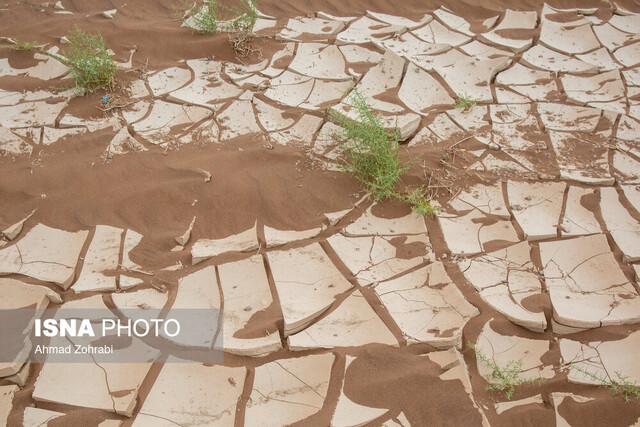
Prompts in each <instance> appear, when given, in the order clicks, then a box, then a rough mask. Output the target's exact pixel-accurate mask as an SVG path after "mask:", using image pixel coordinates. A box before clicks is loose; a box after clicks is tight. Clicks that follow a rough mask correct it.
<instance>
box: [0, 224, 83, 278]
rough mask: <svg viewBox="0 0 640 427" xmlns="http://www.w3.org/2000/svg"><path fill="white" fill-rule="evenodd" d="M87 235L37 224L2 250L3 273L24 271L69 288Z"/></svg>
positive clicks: (0, 257)
mask: <svg viewBox="0 0 640 427" xmlns="http://www.w3.org/2000/svg"><path fill="white" fill-rule="evenodd" d="M87 234H88V232H87V231H78V232H76V233H71V232H68V231H63V230H57V229H55V228H50V227H47V226H46V225H42V224H38V225H36V226H35V227H34V228H32V229H31V230H29V232H28V233H27V234H26V235H25V236H24V237H23V238H22V239H20V240H18V241H17V242H16V243H15V244H13V245H11V246H7V247H6V248H4V249H2V250H0V274H21V275H24V276H29V277H33V278H35V279H38V280H43V281H45V282H52V283H55V284H57V285H59V286H60V287H62V288H63V289H67V288H68V287H69V285H70V284H71V282H72V281H73V278H74V276H75V268H76V264H77V262H78V257H79V256H80V251H81V250H82V246H83V245H84V241H85V239H86V238H87Z"/></svg>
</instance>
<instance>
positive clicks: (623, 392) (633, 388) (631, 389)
mask: <svg viewBox="0 0 640 427" xmlns="http://www.w3.org/2000/svg"><path fill="white" fill-rule="evenodd" d="M569 368H570V369H575V370H576V371H578V372H580V373H582V375H584V376H585V377H589V378H591V379H593V380H595V381H597V382H599V383H600V385H601V386H604V387H606V388H608V389H609V390H610V391H611V394H613V395H614V396H618V395H620V396H622V398H623V399H624V401H625V402H626V403H629V402H630V401H631V398H633V397H635V398H636V399H640V387H638V385H637V384H636V382H635V381H634V382H631V381H629V379H628V377H626V376H624V375H622V374H621V373H620V372H618V371H616V372H615V375H616V379H615V380H614V379H611V378H605V377H603V376H601V375H598V374H595V373H593V372H589V371H587V370H586V369H584V368H582V367H580V366H576V365H570V366H569Z"/></svg>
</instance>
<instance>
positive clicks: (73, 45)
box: [55, 26, 117, 93]
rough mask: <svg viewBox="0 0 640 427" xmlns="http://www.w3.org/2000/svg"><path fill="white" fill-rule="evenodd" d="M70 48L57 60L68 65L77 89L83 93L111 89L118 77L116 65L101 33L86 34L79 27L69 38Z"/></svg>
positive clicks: (57, 57)
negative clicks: (116, 76)
mask: <svg viewBox="0 0 640 427" xmlns="http://www.w3.org/2000/svg"><path fill="white" fill-rule="evenodd" d="M67 38H68V40H69V46H68V48H67V49H65V51H64V52H63V55H62V56H57V55H56V56H55V57H56V59H58V60H60V61H62V62H63V63H64V64H65V65H67V66H68V67H69V69H70V71H71V77H73V79H74V80H75V82H76V87H77V88H78V89H79V91H81V92H83V93H87V92H95V91H97V90H99V89H103V88H110V87H111V86H112V85H113V81H114V79H115V75H116V71H117V68H116V63H115V61H114V60H113V59H112V58H111V55H109V51H108V50H107V47H106V45H105V43H104V39H103V38H102V35H100V33H97V34H91V33H85V32H83V31H82V30H81V29H80V28H78V27H77V26H76V27H75V29H74V30H73V32H72V33H71V34H70V35H69V36H67Z"/></svg>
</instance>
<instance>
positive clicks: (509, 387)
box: [469, 344, 546, 400]
mask: <svg viewBox="0 0 640 427" xmlns="http://www.w3.org/2000/svg"><path fill="white" fill-rule="evenodd" d="M469 347H471V348H472V349H473V351H474V352H475V353H476V357H477V358H478V359H480V361H481V362H482V363H484V364H485V365H486V366H487V367H489V368H490V369H491V375H490V376H491V379H492V380H496V381H499V383H498V384H489V385H487V386H486V389H487V390H489V391H502V390H506V392H505V396H506V398H507V399H508V400H511V397H512V396H513V393H514V392H515V387H516V386H519V385H521V384H542V383H544V382H545V381H546V380H545V379H544V378H531V379H522V378H518V377H519V376H520V374H521V373H522V359H520V360H518V361H515V360H511V361H509V363H507V366H505V367H501V366H498V364H497V363H495V362H494V361H493V360H490V359H489V358H488V357H487V356H485V355H484V354H482V352H481V351H480V350H479V349H478V348H477V347H476V346H474V345H473V344H469Z"/></svg>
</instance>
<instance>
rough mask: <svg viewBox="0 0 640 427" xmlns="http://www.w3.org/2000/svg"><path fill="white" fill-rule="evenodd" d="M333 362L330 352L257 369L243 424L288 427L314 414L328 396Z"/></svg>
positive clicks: (277, 362)
mask: <svg viewBox="0 0 640 427" xmlns="http://www.w3.org/2000/svg"><path fill="white" fill-rule="evenodd" d="M334 359H335V356H334V355H333V354H331V353H328V354H317V355H311V356H305V357H300V358H295V359H283V360H276V361H274V362H270V363H267V364H265V365H262V366H259V367H257V368H256V371H255V377H254V380H253V389H252V391H251V396H250V398H249V401H248V402H247V408H246V412H245V424H246V425H259V424H262V425H265V424H268V425H274V426H276V425H289V424H291V423H295V422H297V421H300V420H303V419H305V418H307V417H309V416H311V415H313V414H315V413H317V412H318V411H319V410H320V409H321V408H322V406H323V405H324V399H325V398H326V396H327V390H328V388H329V379H330V376H331V367H332V365H333V361H334ZM266 420H268V421H266Z"/></svg>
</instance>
